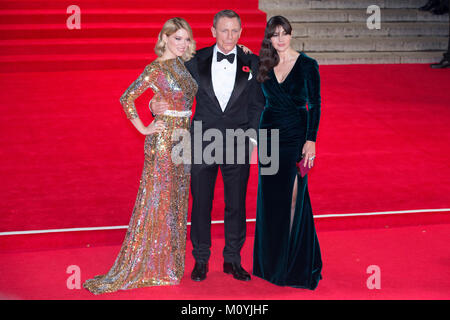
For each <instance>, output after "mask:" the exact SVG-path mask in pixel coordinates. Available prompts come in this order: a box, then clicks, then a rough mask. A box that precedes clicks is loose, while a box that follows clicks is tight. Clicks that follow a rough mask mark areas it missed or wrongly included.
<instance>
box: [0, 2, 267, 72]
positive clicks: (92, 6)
mask: <svg viewBox="0 0 450 320" xmlns="http://www.w3.org/2000/svg"><path fill="white" fill-rule="evenodd" d="M224 3H226V5H224ZM73 4H76V5H77V6H78V7H79V8H80V10H81V15H80V18H81V19H80V22H81V23H80V29H72V30H71V29H69V28H68V27H67V23H66V21H67V19H68V18H69V17H70V16H71V14H72V12H71V11H70V13H67V8H68V7H69V6H70V5H73ZM222 9H234V10H235V11H236V12H238V14H239V15H240V16H241V19H242V23H243V27H244V29H243V34H242V37H241V42H242V43H244V44H245V45H247V46H248V47H249V48H251V49H252V50H254V51H256V52H257V51H258V50H259V46H260V43H261V39H262V36H263V34H264V26H265V21H266V20H265V14H264V13H263V12H262V11H260V10H258V1H257V0H245V1H239V0H227V1H226V2H224V1H217V0H212V1H184V0H170V1H164V0H132V1H118V0H110V1H101V0H78V1H76V2H73V1H66V0H59V1H58V0H1V1H0V72H18V71H64V70H89V69H130V68H138V69H139V68H143V67H144V66H145V65H146V64H148V62H149V61H151V60H153V59H154V58H155V57H156V55H155V54H154V51H153V48H154V45H155V41H156V38H157V36H158V33H159V31H160V30H161V27H162V25H163V24H164V22H165V21H166V20H167V19H169V18H172V17H176V16H179V17H183V18H185V19H186V20H187V21H188V22H189V23H190V24H191V27H192V28H193V31H194V38H195V40H196V41H197V47H198V48H203V47H205V46H209V45H211V44H213V43H214V38H212V36H211V31H210V28H211V26H212V21H213V17H214V14H215V13H216V12H218V11H220V10H222Z"/></svg>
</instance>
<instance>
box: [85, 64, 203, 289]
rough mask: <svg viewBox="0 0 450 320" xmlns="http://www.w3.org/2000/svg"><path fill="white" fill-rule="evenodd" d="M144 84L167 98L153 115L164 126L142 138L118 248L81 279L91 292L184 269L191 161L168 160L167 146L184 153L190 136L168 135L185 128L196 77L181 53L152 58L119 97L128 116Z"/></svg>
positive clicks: (173, 278) (175, 277)
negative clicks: (139, 167) (100, 269)
mask: <svg viewBox="0 0 450 320" xmlns="http://www.w3.org/2000/svg"><path fill="white" fill-rule="evenodd" d="M148 88H151V89H152V90H153V92H154V93H159V94H160V95H161V96H162V97H163V98H164V100H165V101H168V102H169V104H170V108H169V110H168V111H166V112H165V113H164V114H163V115H160V116H156V120H163V121H164V122H165V126H166V129H165V130H164V132H162V133H157V134H152V135H148V136H146V138H145V146H144V154H145V161H144V168H143V172H142V176H141V179H140V185H139V190H138V194H137V198H136V202H135V205H134V209H133V213H132V216H131V220H130V223H129V226H128V229H127V233H126V235H125V239H124V241H123V244H122V247H121V249H120V252H119V254H118V256H117V258H116V260H115V262H114V264H113V266H112V267H111V269H110V270H109V272H108V273H107V274H104V275H99V276H96V277H94V278H93V279H89V280H87V281H86V282H85V283H84V284H83V287H84V288H86V289H87V290H89V291H91V292H92V293H94V294H101V293H105V292H114V291H117V290H126V289H132V288H139V287H147V286H160V285H176V284H179V282H180V280H181V278H182V277H183V274H184V258H185V247H186V223H187V211H188V201H189V183H190V166H189V164H187V163H184V162H182V161H181V163H180V161H173V159H172V150H173V148H174V147H177V148H181V149H180V150H181V152H180V154H181V156H189V155H183V154H182V153H183V150H184V151H186V150H188V148H189V145H188V144H187V143H190V140H189V139H180V140H176V139H174V140H175V141H172V140H173V139H172V134H173V133H174V131H176V130H177V129H181V131H179V132H181V133H182V132H185V133H187V132H189V127H190V114H191V107H192V103H193V100H194V97H195V94H196V92H197V83H196V82H195V80H194V79H193V78H192V77H191V75H190V73H189V72H188V71H187V69H186V68H185V67H184V63H183V61H182V60H181V59H180V58H175V59H169V60H164V61H158V60H155V61H153V62H152V63H150V64H149V65H148V66H147V67H146V68H145V69H144V71H143V72H142V74H141V75H140V76H139V78H138V79H136V81H134V82H133V83H132V84H131V85H130V87H129V88H128V89H127V90H126V91H125V93H124V94H123V95H122V97H121V98H120V102H121V104H122V106H123V109H124V111H125V113H126V115H127V118H128V119H134V118H137V117H138V114H137V112H136V108H135V105H134V100H135V99H136V98H137V97H139V96H140V95H141V94H142V93H143V92H144V91H145V90H147V89H148ZM187 140H189V141H187ZM189 152H190V151H189ZM180 159H181V158H177V160H180ZM185 159H186V158H185ZM189 159H190V157H189Z"/></svg>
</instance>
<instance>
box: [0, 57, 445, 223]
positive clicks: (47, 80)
mask: <svg viewBox="0 0 450 320" xmlns="http://www.w3.org/2000/svg"><path fill="white" fill-rule="evenodd" d="M140 71H141V70H122V71H116V70H114V71H109V70H104V71H83V72H75V71H71V72H55V73H49V72H47V73H10V74H2V75H0V84H1V86H2V88H3V90H2V91H1V93H0V95H1V97H0V98H1V100H2V102H3V105H4V107H3V110H2V117H1V119H0V130H1V135H0V137H1V138H0V152H1V154H0V155H1V157H0V174H1V177H2V184H1V185H0V192H1V195H2V214H1V216H0V226H1V230H0V231H18V230H39V229H55V228H73V227H98V226H116V225H126V224H128V221H129V217H130V213H131V210H132V207H133V205H134V200H135V197H136V193H137V188H138V183H139V177H140V174H141V170H142V164H143V143H144V137H143V136H141V135H139V133H137V132H136V130H135V129H134V127H133V126H132V125H131V124H130V123H129V121H128V120H127V119H126V118H125V115H124V112H123V110H122V108H121V106H120V104H119V102H118V99H119V97H120V95H121V94H122V92H123V91H124V90H125V88H126V87H127V86H128V85H129V83H131V82H132V81H133V80H134V79H135V78H136V76H137V75H138V74H139V73H140ZM321 76H322V86H323V89H322V95H323V113H322V119H321V126H320V129H319V137H318V143H317V153H318V159H317V163H316V168H314V170H312V172H311V174H310V179H309V182H310V194H311V198H312V199H311V200H312V204H313V208H314V214H316V215H322V214H335V213H336V214H339V213H352V212H374V211H391V210H411V209H432V208H449V207H450V196H449V195H450V167H449V166H448V163H450V152H449V149H448V141H450V139H449V138H450V137H449V135H450V133H449V130H448V120H449V119H450V109H449V108H448V106H449V101H450V95H449V92H448V90H447V88H446V87H447V83H449V80H450V73H449V72H448V70H431V69H430V68H429V67H428V66H427V65H366V66H361V65H360V66H357V65H353V66H321ZM387 79H389V81H388V80H387ZM149 97H150V92H146V93H145V94H144V95H143V97H141V98H139V99H138V101H137V106H138V111H139V113H140V115H141V117H142V119H143V120H144V122H147V123H148V121H150V116H149V113H148V110H147V106H146V103H147V101H148V99H149ZM220 183H221V180H220V179H219V181H218V187H217V188H218V190H217V192H216V201H215V207H214V212H213V219H214V220H222V219H223V202H222V201H221V198H222V195H223V192H222V189H221V186H220ZM256 188H257V175H256V168H253V171H252V175H251V181H250V184H249V191H248V201H247V205H248V218H254V217H255V206H256V199H255V197H256ZM440 216H445V217H448V215H447V214H445V215H443V214H440ZM447 221H448V220H447Z"/></svg>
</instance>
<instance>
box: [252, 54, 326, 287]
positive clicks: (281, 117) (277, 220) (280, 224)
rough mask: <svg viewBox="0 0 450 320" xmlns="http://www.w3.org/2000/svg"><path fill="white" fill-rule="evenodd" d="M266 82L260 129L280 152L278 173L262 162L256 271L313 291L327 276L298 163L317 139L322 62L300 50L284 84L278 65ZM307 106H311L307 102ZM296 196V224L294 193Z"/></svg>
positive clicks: (272, 279)
mask: <svg viewBox="0 0 450 320" xmlns="http://www.w3.org/2000/svg"><path fill="white" fill-rule="evenodd" d="M269 77H270V79H268V80H266V81H265V82H264V83H262V89H263V92H264V95H265V97H266V105H265V108H264V111H263V113H262V115H261V120H260V129H267V130H268V132H267V139H268V141H267V142H265V143H262V142H261V141H258V148H260V146H262V145H265V146H267V149H268V150H267V152H266V154H268V155H271V153H272V152H278V153H279V168H278V171H277V172H276V173H275V174H271V175H269V174H262V171H261V169H262V168H264V167H265V166H269V165H270V164H263V163H261V162H260V163H259V179H258V180H259V181H258V182H259V184H258V193H257V216H256V230H255V243H254V257H253V274H254V275H255V276H258V277H260V278H263V279H265V280H267V281H269V282H271V283H273V284H276V285H280V286H291V287H295V288H306V289H310V290H314V289H315V288H316V287H317V285H318V283H319V280H320V279H321V278H322V276H321V271H322V258H321V252H320V246H319V241H318V237H317V234H316V231H315V226H314V220H313V213H312V206H311V201H310V197H309V192H308V175H305V176H304V177H301V175H300V174H298V172H297V168H296V163H297V162H298V161H300V159H301V153H302V148H303V145H304V144H305V142H306V140H310V141H316V137H317V130H318V124H319V118H320V76H319V71H318V65H317V62H316V61H315V60H314V59H312V58H310V57H308V56H307V55H305V54H304V53H300V55H299V57H298V58H297V60H296V62H295V64H294V66H293V67H292V69H291V71H290V73H289V74H288V76H287V77H286V78H285V80H284V81H283V82H281V83H279V82H278V80H277V79H276V76H275V73H274V72H273V70H272V71H271V72H270V73H269ZM306 106H308V107H306ZM271 130H278V133H279V134H278V138H279V143H278V148H277V149H278V150H276V149H274V150H271V145H272V144H271V139H272V133H271ZM296 177H297V198H296V201H295V210H294V217H293V220H292V226H291V214H292V202H293V201H292V200H293V199H292V197H293V190H294V183H295V178H296Z"/></svg>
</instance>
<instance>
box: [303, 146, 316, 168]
mask: <svg viewBox="0 0 450 320" xmlns="http://www.w3.org/2000/svg"><path fill="white" fill-rule="evenodd" d="M302 156H303V158H305V162H304V166H305V167H306V165H308V167H309V168H312V167H313V166H314V159H315V158H316V143H315V142H314V141H309V140H307V141H306V142H305V144H304V146H303V149H302Z"/></svg>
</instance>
